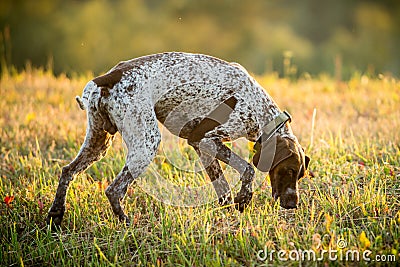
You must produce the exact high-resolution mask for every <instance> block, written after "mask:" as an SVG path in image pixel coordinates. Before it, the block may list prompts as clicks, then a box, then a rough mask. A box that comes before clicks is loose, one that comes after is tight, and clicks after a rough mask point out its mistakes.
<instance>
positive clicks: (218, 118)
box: [188, 96, 237, 144]
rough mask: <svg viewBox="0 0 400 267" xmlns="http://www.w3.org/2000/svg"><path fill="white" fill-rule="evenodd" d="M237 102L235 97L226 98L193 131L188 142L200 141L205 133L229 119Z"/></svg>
mask: <svg viewBox="0 0 400 267" xmlns="http://www.w3.org/2000/svg"><path fill="white" fill-rule="evenodd" d="M236 103H237V99H236V98H235V97H233V96H232V97H230V98H228V99H227V100H225V101H224V102H223V103H222V104H221V105H219V106H218V107H217V108H216V109H215V110H214V111H212V112H211V113H210V115H208V116H207V117H206V118H204V119H203V120H202V121H201V122H200V123H199V124H198V125H197V126H196V127H195V128H194V129H193V131H192V132H191V134H190V137H189V138H188V142H189V144H190V143H193V142H199V141H200V140H201V139H203V138H204V135H205V134H206V133H207V132H209V131H211V130H213V129H215V128H216V127H218V126H219V125H221V124H224V123H225V122H227V121H228V119H229V115H230V114H231V113H232V111H233V109H234V108H235V106H236Z"/></svg>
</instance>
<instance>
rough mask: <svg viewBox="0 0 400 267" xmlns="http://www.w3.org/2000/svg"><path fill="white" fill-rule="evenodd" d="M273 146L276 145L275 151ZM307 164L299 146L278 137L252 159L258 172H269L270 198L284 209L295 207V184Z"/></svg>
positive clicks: (302, 174)
mask: <svg viewBox="0 0 400 267" xmlns="http://www.w3.org/2000/svg"><path fill="white" fill-rule="evenodd" d="M273 145H276V148H275V149H274V147H272V146H273ZM273 153H274V154H273ZM272 157H273V160H272V162H271V159H272ZM309 162H310V158H309V157H308V156H306V155H305V154H304V151H303V149H302V148H301V146H300V144H298V143H297V142H296V141H294V140H292V139H289V138H283V137H280V136H277V137H276V142H270V143H269V144H267V145H266V146H265V147H261V148H260V149H259V150H258V151H256V154H255V155H254V157H253V163H254V165H255V166H256V167H257V168H258V169H259V170H261V171H264V172H265V171H269V177H270V180H271V186H272V196H273V197H274V199H275V200H277V199H278V198H280V205H281V207H283V208H286V209H292V208H296V207H297V203H298V189H297V182H298V181H299V180H300V179H301V178H302V177H304V175H305V172H306V169H307V167H308V163H309Z"/></svg>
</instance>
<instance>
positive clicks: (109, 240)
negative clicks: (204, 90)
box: [0, 70, 400, 266]
mask: <svg viewBox="0 0 400 267" xmlns="http://www.w3.org/2000/svg"><path fill="white" fill-rule="evenodd" d="M90 78H91V77H89V75H87V77H76V78H73V79H69V78H66V77H64V76H59V77H54V76H53V75H52V74H51V73H48V72H45V71H40V70H28V71H25V72H22V73H19V74H14V75H3V77H2V78H1V81H0V95H1V97H0V114H1V116H0V144H1V148H0V149H1V151H0V167H1V171H0V175H1V180H0V198H1V202H2V203H1V204H0V264H1V265H4V266H19V265H21V266H22V265H25V266H45V265H47V266H50V265H59V266H61V265H66V266H84V265H90V266H136V265H141V266H255V265H257V266H262V265H276V266H279V265H290V266H297V265H302V266H304V265H306V266H307V265H311V266H315V265H316V264H318V265H322V266H323V265H333V266H358V265H359V264H361V265H366V264H370V265H379V264H381V265H382V266H388V265H389V266H395V265H396V264H397V266H398V265H399V264H400V183H399V182H400V163H399V162H400V81H398V80H395V79H393V78H390V77H384V76H380V77H379V78H376V79H372V78H368V77H366V76H360V75H357V74H355V75H354V77H353V78H352V79H351V80H350V81H348V82H335V81H334V80H332V79H330V78H328V77H324V76H321V77H317V78H313V79H311V78H303V79H300V80H298V81H296V82H294V81H289V80H286V79H278V78H277V77H275V76H262V77H257V80H258V81H259V82H260V83H261V84H262V85H263V86H264V88H266V89H267V90H268V92H269V93H270V94H271V95H272V96H273V98H274V99H275V100H276V102H277V103H278V104H279V106H280V107H281V109H287V110H288V111H289V112H290V113H291V114H292V116H293V122H292V127H293V130H294V132H295V134H296V135H297V136H298V137H299V139H300V142H301V144H302V145H303V147H305V149H306V152H307V154H308V155H309V156H310V157H311V159H312V161H311V164H310V169H311V171H312V172H313V173H314V175H315V177H314V178H310V177H307V178H304V179H302V180H301V182H300V207H299V208H298V209H297V210H283V209H281V208H279V205H277V204H276V203H274V202H273V200H272V197H271V192H270V191H271V188H270V185H269V181H268V178H266V180H265V181H264V182H263V183H262V185H261V186H259V187H258V188H257V189H256V192H255V195H254V198H253V201H252V203H251V206H250V207H249V208H248V209H247V210H246V211H245V212H244V213H242V214H240V213H239V212H237V211H232V210H230V209H227V208H220V207H219V206H218V204H217V203H215V202H213V203H209V204H206V205H203V206H199V207H175V206H169V205H166V204H163V203H162V202H159V201H157V200H155V199H154V198H153V197H151V196H149V195H147V194H146V193H145V192H143V190H141V189H140V188H139V187H138V186H135V185H132V186H131V187H130V189H129V191H128V194H127V196H126V198H125V208H126V211H127V212H128V214H129V216H130V218H131V221H132V225H131V226H130V227H125V226H123V225H121V224H120V223H119V222H118V221H117V219H116V218H115V217H114V215H113V214H112V211H111V208H110V206H109V204H108V200H107V198H106V196H105V194H104V189H105V187H106V186H107V184H108V183H110V182H111V181H112V179H113V177H115V175H116V174H117V173H118V172H119V170H120V169H121V167H122V165H123V164H124V155H125V149H124V146H123V144H122V141H121V138H120V136H118V138H117V140H116V141H115V142H114V145H113V147H112V149H111V150H110V151H109V153H108V155H107V157H106V158H104V159H103V160H102V161H100V162H98V163H96V164H95V165H94V166H92V167H91V168H90V169H89V170H88V171H87V172H86V173H85V174H83V175H81V176H79V177H78V178H77V179H76V180H75V181H74V182H73V183H72V185H71V188H70V190H69V191H68V195H67V212H66V214H65V217H64V221H63V225H62V230H61V231H59V232H55V233H52V232H51V231H50V230H49V229H48V228H47V227H46V224H45V223H44V220H45V217H46V213H47V210H48V209H49V207H50V205H51V202H52V200H53V197H54V194H55V190H56V186H57V182H58V177H59V175H60V173H61V168H62V166H64V165H65V164H67V163H68V162H69V161H70V160H71V159H72V158H73V157H74V156H75V155H76V153H77V151H78V150H79V147H80V144H81V142H82V141H83V138H84V133H85V127H86V115H85V112H83V111H81V110H80V109H79V108H78V106H77V104H76V102H75V99H74V97H75V95H80V94H81V91H82V89H83V86H84V85H85V83H86V82H87V81H88V80H89V79H90ZM164 143H165V144H164V145H165V146H166V147H168V148H169V150H168V151H167V152H168V153H170V152H171V151H172V152H171V155H172V156H169V157H174V156H173V155H174V153H173V149H175V148H176V151H183V152H181V153H177V154H181V155H182V153H183V154H185V153H186V154H190V153H192V152H191V151H190V150H189V149H187V147H185V146H184V145H183V144H179V145H175V143H174V142H173V141H171V143H168V140H167V141H165V142H164ZM242 143H243V142H242ZM232 146H235V145H232ZM247 146H251V144H250V145H247ZM247 146H246V143H245V147H247ZM155 164H156V167H158V168H159V172H160V173H161V174H162V175H163V176H165V177H166V178H168V179H170V180H171V181H174V179H175V182H176V183H190V182H191V181H190V180H191V179H192V180H193V179H194V178H195V177H192V178H190V177H188V178H187V179H189V180H185V179H184V178H186V177H183V175H182V174H180V173H179V170H177V169H176V168H175V167H174V166H172V165H170V164H169V163H168V160H165V155H164V154H163V151H160V154H159V155H158V156H157V160H156V161H155ZM198 178H199V179H203V180H204V181H205V182H206V179H207V178H206V177H204V176H203V177H201V176H200V177H198ZM142 180H144V179H142ZM192 182H193V184H196V181H192ZM278 251H279V252H278ZM302 251H303V252H304V251H307V253H308V254H305V253H303V252H302ZM313 253H314V254H313ZM357 254H358V255H359V257H360V259H359V260H357ZM309 255H311V256H310V258H307V257H308V256H309ZM313 255H315V258H312V256H313ZM302 256H305V257H304V259H303V257H302ZM363 256H364V258H363ZM335 257H337V259H336V260H335ZM367 259H370V261H369V262H368V261H366V260H367Z"/></svg>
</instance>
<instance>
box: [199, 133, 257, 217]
mask: <svg viewBox="0 0 400 267" xmlns="http://www.w3.org/2000/svg"><path fill="white" fill-rule="evenodd" d="M199 149H200V151H201V153H207V154H209V155H210V156H213V157H216V158H217V159H219V160H221V161H222V162H224V163H226V164H228V165H230V166H232V167H233V168H234V169H235V170H236V171H238V172H239V173H240V180H241V181H242V187H241V188H240V191H239V193H238V195H237V196H236V197H235V199H234V202H235V203H236V204H237V206H236V207H237V208H238V210H239V211H240V212H242V211H244V209H245V207H246V206H247V205H248V204H249V202H250V201H251V198H252V196H253V192H252V182H253V178H254V175H255V172H254V168H253V166H251V165H250V164H249V163H248V162H247V161H245V160H244V159H242V158H241V157H239V155H237V154H236V153H234V152H233V151H232V150H230V149H229V148H228V147H227V146H225V145H224V144H223V143H222V141H221V140H220V138H218V137H211V138H210V137H205V138H203V139H202V140H201V142H200V144H199Z"/></svg>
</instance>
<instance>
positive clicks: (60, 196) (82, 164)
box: [46, 120, 114, 226]
mask: <svg viewBox="0 0 400 267" xmlns="http://www.w3.org/2000/svg"><path fill="white" fill-rule="evenodd" d="M97 126H98V125H96V124H93V123H91V120H89V125H88V130H87V131H86V137H85V141H84V143H83V144H82V146H81V149H80V150H79V153H78V155H77V156H76V157H75V159H74V160H73V161H72V162H71V163H70V164H68V165H67V166H65V167H63V168H62V172H61V176H60V180H59V183H58V188H57V192H56V196H55V198H54V201H53V204H52V206H51V208H50V210H49V212H48V215H47V219H46V222H47V224H52V225H56V226H57V225H60V224H61V221H62V218H63V216H64V212H65V199H66V194H67V190H68V187H69V184H70V182H71V181H72V180H73V179H74V178H75V177H76V176H77V175H78V174H80V173H82V172H83V171H84V170H86V169H87V168H88V167H89V166H90V165H92V164H93V163H94V162H96V161H98V160H100V159H101V158H103V157H104V156H105V155H106V153H107V149H108V148H109V147H110V146H111V143H112V140H113V139H114V135H111V134H109V133H108V132H106V131H104V130H103V129H102V128H99V127H97Z"/></svg>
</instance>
